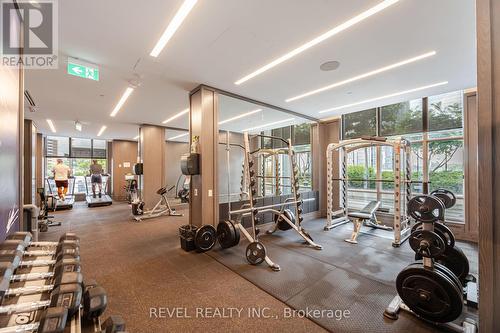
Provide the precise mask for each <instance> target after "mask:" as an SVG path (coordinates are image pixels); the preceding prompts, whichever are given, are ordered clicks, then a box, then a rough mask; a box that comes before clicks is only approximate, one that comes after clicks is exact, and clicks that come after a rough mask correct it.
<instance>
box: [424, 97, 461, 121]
mask: <svg viewBox="0 0 500 333" xmlns="http://www.w3.org/2000/svg"><path fill="white" fill-rule="evenodd" d="M428 100H429V102H428V103H429V131H438V130H446V129H454V128H462V115H463V102H462V92H461V91H455V92H452V93H447V94H443V95H438V96H431V97H429V99H428Z"/></svg>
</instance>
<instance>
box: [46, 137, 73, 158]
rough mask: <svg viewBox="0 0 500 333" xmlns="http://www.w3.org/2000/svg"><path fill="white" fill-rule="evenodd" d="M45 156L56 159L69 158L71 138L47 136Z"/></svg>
mask: <svg viewBox="0 0 500 333" xmlns="http://www.w3.org/2000/svg"><path fill="white" fill-rule="evenodd" d="M45 155H46V156H54V157H68V156H69V138H64V137H59V136H47V138H46V139H45Z"/></svg>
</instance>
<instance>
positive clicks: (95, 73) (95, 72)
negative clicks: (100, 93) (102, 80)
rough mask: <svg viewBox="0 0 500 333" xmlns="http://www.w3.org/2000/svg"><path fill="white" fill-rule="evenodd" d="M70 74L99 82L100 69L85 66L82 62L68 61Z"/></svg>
mask: <svg viewBox="0 0 500 333" xmlns="http://www.w3.org/2000/svg"><path fill="white" fill-rule="evenodd" d="M68 74H69V75H74V76H78V77H82V78H84V79H89V80H94V81H99V68H98V67H96V66H92V65H87V64H85V65H83V64H82V63H81V62H78V63H77V62H74V61H72V59H71V58H69V59H68Z"/></svg>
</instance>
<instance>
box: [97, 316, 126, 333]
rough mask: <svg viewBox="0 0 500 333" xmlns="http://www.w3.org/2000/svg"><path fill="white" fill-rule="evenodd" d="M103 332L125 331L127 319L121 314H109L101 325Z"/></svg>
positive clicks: (115, 332) (116, 332)
mask: <svg viewBox="0 0 500 333" xmlns="http://www.w3.org/2000/svg"><path fill="white" fill-rule="evenodd" d="M101 330H102V333H118V332H123V333H125V321H124V320H123V318H122V317H120V316H109V317H108V319H106V320H105V321H104V323H103V324H102V325H101Z"/></svg>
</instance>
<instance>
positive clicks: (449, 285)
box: [396, 263, 463, 323]
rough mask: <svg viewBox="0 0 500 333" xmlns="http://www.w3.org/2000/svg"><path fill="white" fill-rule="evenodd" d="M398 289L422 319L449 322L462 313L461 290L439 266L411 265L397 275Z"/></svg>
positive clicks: (405, 301)
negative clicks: (429, 267) (436, 267)
mask: <svg viewBox="0 0 500 333" xmlns="http://www.w3.org/2000/svg"><path fill="white" fill-rule="evenodd" d="M396 289H397V291H398V294H399V296H400V297H401V299H402V300H403V302H404V303H405V304H406V305H407V306H408V307H409V308H410V309H411V310H412V311H413V312H415V313H416V314H417V315H419V316H420V317H422V318H423V319H426V320H429V321H433V322H438V323H446V322H450V321H453V320H455V319H457V318H458V317H459V316H460V315H461V313H462V308H463V293H462V291H461V290H460V289H459V288H457V286H456V283H454V282H453V280H451V279H450V278H449V277H448V276H447V275H446V274H445V273H444V272H442V271H441V270H440V269H439V268H438V269H434V270H432V269H427V268H425V267H424V266H423V265H422V264H421V263H415V264H412V265H410V266H408V267H406V268H405V269H403V270H402V271H401V272H400V273H399V274H398V276H397V278H396Z"/></svg>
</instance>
